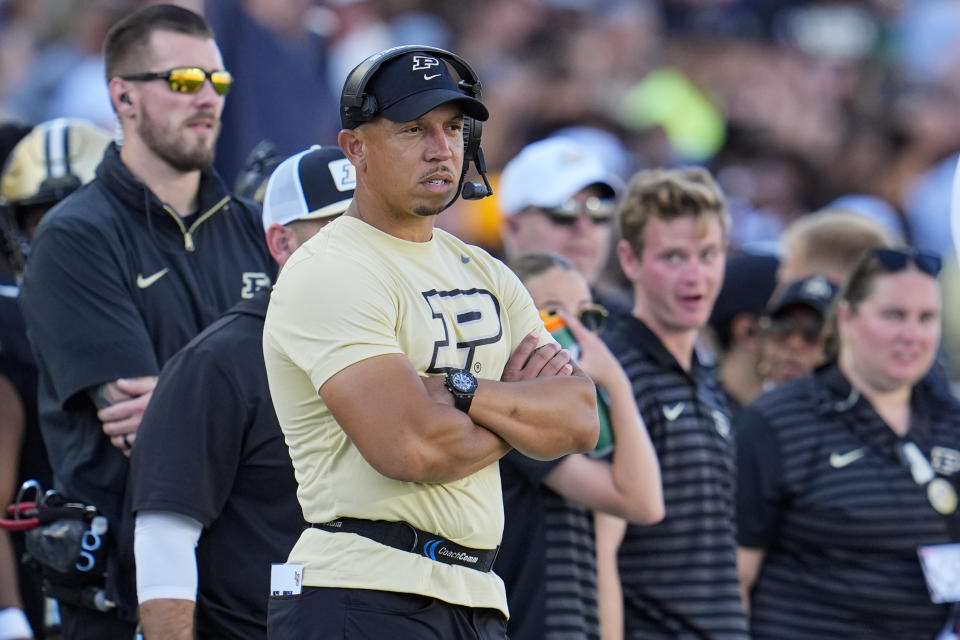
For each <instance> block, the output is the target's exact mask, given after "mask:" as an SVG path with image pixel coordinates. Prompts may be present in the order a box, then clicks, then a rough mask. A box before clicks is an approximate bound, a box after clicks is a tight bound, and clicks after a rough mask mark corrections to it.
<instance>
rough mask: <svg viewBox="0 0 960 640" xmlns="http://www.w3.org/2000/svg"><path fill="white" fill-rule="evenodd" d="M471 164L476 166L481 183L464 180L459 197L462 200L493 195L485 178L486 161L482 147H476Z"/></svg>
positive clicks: (478, 198)
mask: <svg viewBox="0 0 960 640" xmlns="http://www.w3.org/2000/svg"><path fill="white" fill-rule="evenodd" d="M473 165H474V166H475V167H476V168H477V173H479V174H480V178H482V179H483V184H480V183H479V182H465V183H464V185H463V190H462V191H461V192H460V197H462V198H463V199H464V200H480V199H481V198H486V197H488V196H492V195H493V187H491V186H490V181H489V180H487V163H486V161H485V160H484V159H483V149H480V148H479V147H478V148H477V152H476V155H474V157H473Z"/></svg>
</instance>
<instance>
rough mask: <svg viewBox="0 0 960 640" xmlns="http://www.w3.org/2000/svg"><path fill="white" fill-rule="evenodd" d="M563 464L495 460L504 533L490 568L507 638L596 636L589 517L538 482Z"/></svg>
mask: <svg viewBox="0 0 960 640" xmlns="http://www.w3.org/2000/svg"><path fill="white" fill-rule="evenodd" d="M563 460H564V458H558V459H556V460H533V459H531V458H528V457H526V456H524V455H523V454H521V453H520V452H519V451H511V452H510V453H508V454H507V455H506V456H504V457H503V458H501V460H500V479H501V485H502V487H503V512H504V528H503V540H502V542H501V543H500V552H499V553H498V554H497V560H496V562H495V563H494V565H493V570H494V571H495V572H496V574H497V575H498V576H500V577H501V578H503V582H504V584H505V585H506V588H507V604H508V605H509V607H510V619H509V620H508V621H507V634H508V635H509V636H510V639H511V640H543V639H544V638H568V639H569V640H591V639H597V638H599V636H600V616H599V612H598V607H597V560H596V558H597V548H596V543H595V538H594V531H593V512H592V511H590V510H589V509H587V508H586V507H583V506H581V505H579V504H576V503H575V502H573V501H571V500H568V499H566V498H564V497H563V496H561V495H559V494H557V493H556V492H554V491H552V490H551V489H550V488H549V487H547V486H546V485H545V484H544V483H543V481H544V479H545V478H546V477H547V476H548V475H549V474H550V472H552V471H553V470H554V469H556V468H557V465H559V464H560V463H561V462H562V461H563Z"/></svg>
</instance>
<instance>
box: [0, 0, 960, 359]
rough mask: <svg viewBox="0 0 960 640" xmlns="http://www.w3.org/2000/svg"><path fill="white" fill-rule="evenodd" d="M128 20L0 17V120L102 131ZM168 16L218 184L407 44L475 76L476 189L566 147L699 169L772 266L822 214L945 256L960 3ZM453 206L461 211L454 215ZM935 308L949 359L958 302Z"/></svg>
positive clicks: (736, 235) (790, 0) (284, 8)
mask: <svg viewBox="0 0 960 640" xmlns="http://www.w3.org/2000/svg"><path fill="white" fill-rule="evenodd" d="M144 4H147V3H146V2H144V1H143V0H93V1H91V2H84V3H75V2H69V1H67V0H3V1H2V2H0V119H2V120H14V121H21V122H25V123H27V124H36V123H37V122H40V121H42V120H45V119H49V118H53V117H59V116H73V117H82V118H86V119H89V120H91V121H93V122H95V123H98V124H100V125H102V126H105V127H107V128H112V127H113V126H114V115H113V112H112V109H111V107H110V104H109V100H108V97H107V93H106V88H105V85H104V82H103V81H102V78H103V62H102V59H101V57H100V46H101V43H102V41H103V36H104V34H105V33H106V30H107V29H108V28H109V26H110V25H111V24H112V23H113V22H114V21H115V20H116V19H117V18H118V17H119V16H121V15H124V14H126V13H129V12H130V11H131V10H132V9H134V8H137V7H139V6H142V5H144ZM181 4H184V5H185V6H188V7H190V8H193V9H199V10H202V11H204V12H205V14H206V16H207V17H208V19H209V20H210V22H211V24H212V26H213V28H214V29H215V31H216V33H217V39H218V42H219V43H220V46H221V49H222V51H223V55H224V58H225V63H226V66H227V68H229V69H230V70H231V71H232V72H233V74H234V76H235V77H236V79H237V83H236V88H235V90H234V93H233V96H232V98H231V100H230V101H228V103H227V106H226V109H225V112H224V116H223V120H224V128H223V134H222V135H221V136H220V139H219V143H218V150H217V151H218V153H217V160H216V165H217V168H218V170H219V171H220V173H221V175H222V176H223V177H224V178H225V180H226V181H227V182H228V183H231V182H232V181H234V180H235V179H236V178H237V177H238V175H239V174H240V172H241V168H242V167H243V165H244V160H245V159H246V158H247V156H248V154H249V153H250V151H251V150H252V149H253V148H254V147H255V146H256V145H257V144H258V143H259V142H261V141H262V140H269V141H270V142H271V143H272V144H273V145H274V148H275V150H276V152H277V153H278V154H281V155H289V154H291V153H293V152H295V151H297V150H299V149H300V148H302V145H303V141H305V140H310V141H316V142H319V143H325V144H329V143H333V141H334V136H335V135H336V131H337V129H338V127H339V124H338V122H337V117H336V111H337V110H336V99H335V96H338V95H339V90H340V87H341V85H342V82H343V79H344V78H345V77H346V74H347V72H348V71H349V69H350V68H352V67H353V66H354V65H355V64H356V63H357V62H358V61H359V60H361V59H362V58H363V57H365V56H366V55H369V53H370V52H373V51H376V50H379V49H383V48H386V47H388V46H392V45H396V44H409V43H418V44H426V45H432V46H439V47H441V48H446V49H449V50H453V51H456V52H458V53H459V54H460V55H462V56H464V57H465V58H466V59H467V60H470V61H471V63H472V64H473V65H474V66H475V67H476V71H477V72H478V74H479V76H480V78H481V79H482V81H483V89H484V93H483V98H484V101H485V103H486V104H487V105H489V108H490V112H491V114H493V117H492V118H491V119H490V121H489V122H488V123H486V124H485V126H484V131H483V141H484V151H485V153H486V158H487V163H488V166H489V167H490V169H491V173H492V175H493V176H494V179H495V177H496V174H497V173H498V171H499V170H500V169H501V168H502V167H503V165H504V164H505V163H506V162H507V161H508V160H509V159H510V158H511V157H513V156H514V155H515V154H516V153H517V152H518V151H519V150H520V149H521V148H522V147H523V146H525V145H526V144H527V143H528V142H531V141H533V140H536V139H539V138H542V137H544V136H546V135H548V134H550V133H554V132H557V131H560V130H564V131H565V133H566V134H567V135H569V136H573V137H577V138H579V139H581V140H582V141H584V142H586V143H587V144H589V145H590V146H592V147H593V148H594V149H595V150H596V151H597V152H598V155H600V156H601V157H602V158H603V160H604V161H605V162H606V163H607V164H608V166H609V168H610V169H611V170H612V171H614V172H615V173H618V174H619V175H621V176H622V177H623V178H624V179H626V178H628V177H629V176H630V175H631V174H632V173H633V172H634V171H635V170H637V169H640V168H645V167H654V166H679V165H689V164H700V165H703V166H705V167H706V168H708V169H709V170H711V172H713V173H714V174H715V175H716V176H717V179H718V181H719V183H720V185H721V187H722V188H723V189H724V191H725V192H726V194H727V196H728V198H729V199H730V202H731V214H732V217H733V225H732V227H731V229H732V238H731V240H732V248H733V249H734V250H749V251H752V252H761V253H776V252H777V251H779V246H778V238H779V235H780V233H781V232H782V230H783V229H784V228H785V227H786V226H787V225H788V224H789V223H790V222H791V221H793V220H795V219H796V218H798V217H799V216H802V215H804V214H806V213H810V212H813V211H817V210H820V209H824V208H827V207H830V208H838V209H844V210H848V211H854V212H856V213H860V214H864V215H868V216H870V217H873V218H875V219H877V220H878V221H880V222H881V223H882V224H883V225H884V226H886V227H887V228H888V229H889V230H890V231H891V233H892V234H893V235H894V236H898V237H902V238H903V239H905V240H906V241H907V242H908V243H910V244H912V245H914V246H917V247H918V248H922V249H929V250H932V251H936V252H938V253H940V254H941V255H944V256H945V257H947V256H949V255H952V254H953V242H952V235H951V230H950V216H949V211H950V206H949V205H950V201H951V198H950V194H951V182H952V178H953V170H954V166H955V164H956V158H957V151H958V150H960V120H958V119H957V118H956V117H955V114H956V112H957V107H958V105H960V45H958V44H957V43H958V42H960V38H957V37H956V36H957V34H960V4H958V3H956V2H953V1H951V0H923V1H916V0H913V1H911V0H900V1H896V0H872V1H866V2H839V1H819V2H814V1H806V2H804V1H799V0H776V1H769V2H757V1H755V0H661V1H657V2H655V1H652V0H619V1H612V2H599V1H597V0H493V1H483V2H481V1H478V0H464V1H463V2H457V3H447V2H438V1H430V0H378V1H374V0H326V1H323V0H207V1H206V2H204V1H203V0H189V1H184V2H181ZM494 184H495V185H496V183H495V182H494ZM463 207H469V208H470V209H472V211H471V214H472V215H466V216H464V215H458V213H456V212H457V211H458V210H462V208H463ZM442 224H444V226H446V227H447V228H449V229H451V230H453V231H455V232H456V233H458V235H461V236H463V237H465V238H467V239H468V240H473V241H475V242H478V243H479V244H481V245H483V246H485V247H488V248H490V249H492V250H494V252H499V251H500V248H501V239H500V219H499V212H498V208H497V206H496V202H495V201H494V200H493V199H488V200H484V201H480V202H478V203H468V204H460V205H458V206H457V207H456V208H455V209H454V212H453V213H450V214H447V215H445V216H444V220H443V223H442ZM947 265H948V268H947V272H946V274H945V277H947V278H951V277H953V272H955V271H956V268H955V266H954V264H953V261H949V260H948V261H947ZM611 270H612V271H616V270H617V269H616V267H613V268H612V269H611ZM611 277H612V278H614V280H615V279H616V278H617V277H618V275H617V274H613V275H612V276H611ZM947 290H948V299H947V300H946V306H947V310H948V313H947V314H946V315H947V317H948V332H947V345H946V346H947V351H948V353H949V352H950V351H951V350H956V349H957V346H955V343H956V342H957V338H956V337H954V335H953V334H954V333H955V331H954V332H951V331H950V329H951V327H950V325H951V324H954V323H955V322H950V320H951V317H952V316H956V315H957V314H955V313H950V312H949V311H950V309H953V308H955V307H956V306H957V305H958V304H960V302H958V301H956V300H953V299H951V297H950V296H949V287H948V288H947ZM951 360H952V361H955V362H957V361H960V357H957V356H956V355H954V356H953V357H952V358H951ZM957 368H958V365H957V364H954V365H953V366H952V367H951V372H954V373H955V372H956V370H957Z"/></svg>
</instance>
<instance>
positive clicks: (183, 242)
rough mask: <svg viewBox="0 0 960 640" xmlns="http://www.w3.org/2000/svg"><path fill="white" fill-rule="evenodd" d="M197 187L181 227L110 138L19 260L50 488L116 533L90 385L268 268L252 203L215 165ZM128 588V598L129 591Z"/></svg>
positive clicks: (177, 332)
mask: <svg viewBox="0 0 960 640" xmlns="http://www.w3.org/2000/svg"><path fill="white" fill-rule="evenodd" d="M199 195H200V198H199V200H200V208H199V212H198V214H197V215H196V217H195V218H194V219H193V220H192V223H191V224H192V226H191V227H188V226H186V225H185V224H184V221H182V220H181V219H180V218H179V217H178V216H177V215H176V214H175V212H173V210H172V209H170V207H169V206H168V205H165V204H164V203H162V202H161V201H160V200H159V199H158V198H157V196H156V195H154V194H153V192H151V191H150V190H149V189H148V188H147V187H146V185H144V184H143V183H142V182H141V181H140V180H138V179H137V178H136V177H134V176H133V174H132V173H130V171H129V170H128V169H127V167H126V166H125V165H124V164H123V163H122V162H121V160H120V156H119V152H118V150H117V148H116V146H115V145H111V146H110V147H108V148H107V151H106V152H105V154H104V158H103V161H102V162H101V164H100V166H99V167H98V168H97V172H96V178H95V179H94V180H93V181H91V182H90V183H88V184H86V185H84V186H83V187H81V188H80V189H78V190H77V191H76V192H74V193H73V194H71V195H70V196H69V197H67V198H66V199H65V200H63V201H62V202H60V203H59V204H58V205H57V206H55V207H54V208H53V209H51V210H50V212H49V213H47V215H45V216H44V218H43V220H42V221H41V222H40V225H39V228H38V230H37V235H36V238H35V240H34V243H33V246H32V250H31V254H30V260H29V261H28V264H27V269H26V273H25V276H24V281H23V291H22V294H21V308H22V310H23V312H24V316H25V319H26V323H27V331H28V336H29V338H30V342H31V344H32V346H33V351H34V354H35V356H36V360H37V366H38V369H39V375H40V377H39V392H38V402H39V413H40V427H41V430H42V431H43V436H44V440H45V442H46V443H47V449H48V453H49V456H50V462H51V465H52V466H53V469H54V479H55V485H56V489H57V490H58V491H59V492H60V493H61V494H64V495H66V496H68V497H70V498H72V499H75V500H82V501H84V502H87V503H91V504H95V505H96V506H97V507H98V508H99V509H100V510H101V511H102V512H103V513H104V514H105V515H106V516H107V517H108V519H109V520H110V522H111V525H112V528H113V531H114V533H122V532H121V530H120V525H121V524H122V523H121V512H122V505H123V500H124V488H125V485H126V475H127V466H128V465H127V458H126V457H125V456H124V455H123V453H122V452H121V451H120V450H119V449H117V448H116V447H114V446H113V445H112V444H111V443H110V441H109V439H108V438H107V437H106V436H105V435H104V434H103V432H102V425H101V423H100V421H99V420H98V419H97V416H96V409H95V407H94V405H93V402H92V401H91V400H90V398H89V397H88V395H87V393H86V391H87V389H90V388H91V387H96V386H97V385H100V384H103V383H106V382H110V381H113V380H116V379H118V378H130V377H138V376H149V375H157V374H158V373H159V372H160V368H161V367H162V366H163V364H164V363H165V362H166V361H167V360H168V359H169V358H170V356H172V355H173V354H174V353H175V352H176V351H177V350H178V349H179V348H180V347H182V346H183V345H185V344H186V343H187V342H188V341H189V340H190V339H191V338H192V337H194V336H195V335H197V334H198V333H199V332H200V331H201V330H202V329H203V328H204V327H206V326H207V325H209V324H210V323H211V322H212V321H213V320H214V319H216V318H217V317H218V316H219V315H220V314H221V313H223V312H224V311H226V310H227V309H229V308H230V307H231V306H232V305H233V304H235V303H236V302H237V301H239V300H240V299H242V298H244V297H249V296H251V295H252V294H253V292H254V290H255V289H256V288H257V286H264V285H266V284H268V283H269V281H270V280H271V279H272V277H273V275H274V273H275V270H276V267H275V266H274V263H273V261H272V259H271V258H270V256H269V254H268V253H267V250H266V243H265V242H264V239H263V228H262V226H261V223H260V220H259V215H258V211H257V209H256V208H255V207H254V206H253V205H252V204H250V203H247V202H245V201H241V200H236V199H233V198H231V196H230V194H229V192H228V191H227V190H226V188H225V187H224V185H223V183H222V182H221V181H220V179H219V178H218V177H217V176H216V174H215V173H213V171H212V170H210V171H204V172H203V174H202V177H201V182H200V194H199ZM131 578H132V576H127V577H125V578H121V579H122V580H126V581H127V582H128V584H131V583H130V580H131ZM128 591H129V589H128ZM112 595H116V594H112ZM124 595H126V596H127V598H126V600H125V601H124V604H125V605H129V604H131V603H130V602H129V599H130V597H131V596H133V595H134V594H132V592H130V593H125V594H124ZM133 604H135V603H133ZM125 611H126V613H127V617H130V615H129V614H130V613H132V611H131V610H130V609H129V608H125Z"/></svg>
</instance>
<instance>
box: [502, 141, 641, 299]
mask: <svg viewBox="0 0 960 640" xmlns="http://www.w3.org/2000/svg"><path fill="white" fill-rule="evenodd" d="M622 186H623V185H622V182H621V180H620V179H619V178H617V176H615V175H613V174H611V173H610V172H609V171H607V169H606V168H605V167H604V165H603V163H602V162H601V161H600V159H599V158H597V157H596V155H595V154H594V153H593V152H592V151H591V150H590V149H589V148H587V147H585V146H583V145H582V144H580V143H579V142H576V141H575V140H573V139H570V138H564V137H552V138H546V139H545V140H540V141H538V142H534V143H532V144H529V145H527V146H526V147H525V148H524V149H523V150H522V151H521V152H520V153H519V154H518V155H517V156H516V157H514V158H513V159H512V160H511V161H510V162H508V163H507V165H506V167H504V169H503V173H502V174H501V176H500V185H499V190H498V193H497V198H498V202H499V205H500V209H501V210H502V211H503V213H504V214H505V216H506V229H505V237H504V244H505V249H506V252H507V255H508V256H510V257H512V256H517V255H521V254H524V253H555V254H559V255H561V256H563V257H565V258H567V259H568V260H570V261H571V262H572V263H573V264H574V265H575V266H576V267H577V270H578V271H580V273H582V274H583V276H584V277H585V278H586V279H587V282H589V283H590V285H591V287H592V286H594V285H596V283H597V281H598V280H599V278H600V274H601V272H602V271H603V267H604V266H605V265H606V264H607V259H608V258H609V255H610V242H611V234H612V231H613V214H614V210H615V208H616V196H617V194H618V193H619V192H620V190H621V188H622Z"/></svg>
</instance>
